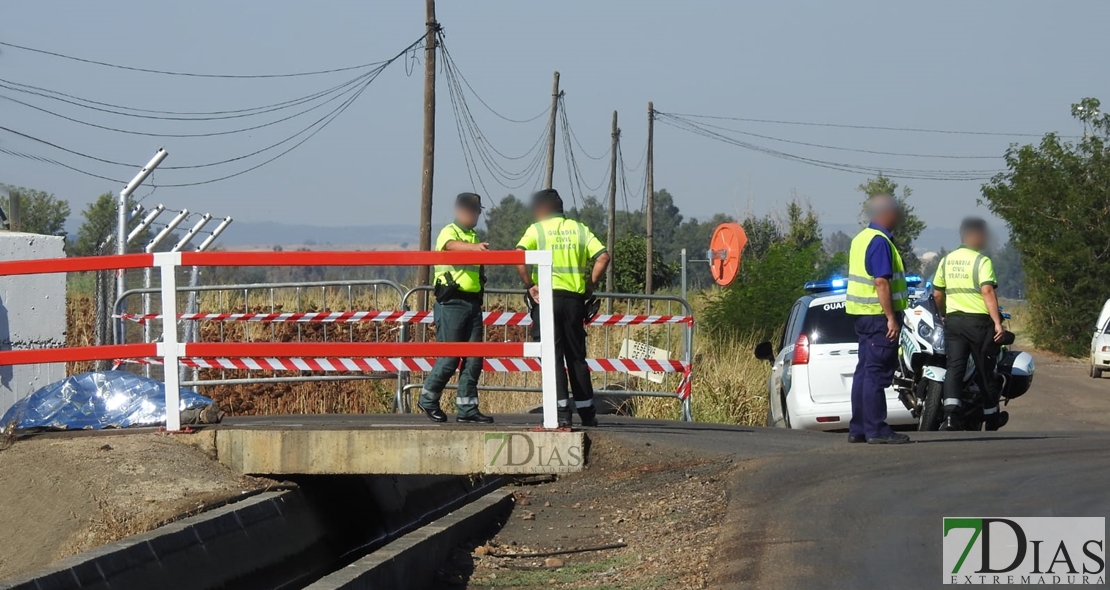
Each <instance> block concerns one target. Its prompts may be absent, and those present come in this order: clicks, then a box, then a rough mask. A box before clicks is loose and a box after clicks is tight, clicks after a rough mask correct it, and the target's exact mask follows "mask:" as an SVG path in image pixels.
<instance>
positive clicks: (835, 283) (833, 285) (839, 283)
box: [803, 275, 924, 293]
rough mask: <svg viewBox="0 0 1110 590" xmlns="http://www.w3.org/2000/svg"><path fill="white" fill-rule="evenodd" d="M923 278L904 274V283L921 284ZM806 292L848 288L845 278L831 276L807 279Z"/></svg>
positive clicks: (911, 285)
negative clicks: (818, 279) (820, 279)
mask: <svg viewBox="0 0 1110 590" xmlns="http://www.w3.org/2000/svg"><path fill="white" fill-rule="evenodd" d="M923 282H924V280H923V279H922V278H921V275H906V285H908V286H910V287H916V286H918V285H920V284H922V283H923ZM803 288H804V289H805V291H806V293H826V292H828V291H843V290H844V289H847V288H848V281H847V279H843V278H841V277H831V278H828V279H825V280H823V281H809V282H808V283H806V284H805V287H803Z"/></svg>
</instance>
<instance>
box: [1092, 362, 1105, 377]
mask: <svg viewBox="0 0 1110 590" xmlns="http://www.w3.org/2000/svg"><path fill="white" fill-rule="evenodd" d="M1091 379H1102V369H1100V368H1098V367H1096V366H1094V365H1091Z"/></svg>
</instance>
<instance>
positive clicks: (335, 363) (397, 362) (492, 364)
mask: <svg viewBox="0 0 1110 590" xmlns="http://www.w3.org/2000/svg"><path fill="white" fill-rule="evenodd" d="M186 346H188V345H186ZM118 362H134V363H140V364H162V363H161V361H159V360H158V359H155V358H132V359H120V360H119V361H118ZM435 363H436V357H409V358H406V357H393V358H388V357H387V358H352V357H286V358H278V357H242V356H236V357H214V358H213V357H182V358H181V364H183V365H185V366H186V367H192V368H197V369H230V370H239V371H320V372H354V373H359V372H380V373H396V372H399V371H423V372H427V371H431V370H432V366H433V365H435ZM586 365H587V366H588V367H589V369H590V371H591V372H594V373H631V372H645V371H653V372H657V373H682V374H683V375H682V381H681V382H680V383H679V385H678V388H677V389H676V391H675V393H676V394H677V395H678V397H679V398H680V399H683V400H684V399H686V398H687V397H689V395H690V364H689V363H686V362H683V361H672V360H656V359H620V358H617V359H586ZM482 367H483V370H485V371H490V372H493V373H530V372H540V371H542V370H543V367H542V366H541V364H540V362H539V361H538V360H536V359H534V358H488V357H487V358H484V359H482Z"/></svg>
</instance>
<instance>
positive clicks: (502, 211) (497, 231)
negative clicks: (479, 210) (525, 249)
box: [486, 195, 533, 250]
mask: <svg viewBox="0 0 1110 590" xmlns="http://www.w3.org/2000/svg"><path fill="white" fill-rule="evenodd" d="M532 222H533V218H532V212H531V211H529V210H528V207H526V206H525V205H524V203H522V202H520V199H517V198H516V197H515V196H513V195H506V196H505V197H504V198H503V199H501V202H500V203H498V204H496V205H494V206H493V207H490V208H489V209H487V210H486V235H487V238H488V241H489V246H490V249H493V250H512V249H513V248H515V247H516V243H517V242H518V241H519V240H520V236H522V235H524V230H526V229H528V226H529V225H531V224H532Z"/></svg>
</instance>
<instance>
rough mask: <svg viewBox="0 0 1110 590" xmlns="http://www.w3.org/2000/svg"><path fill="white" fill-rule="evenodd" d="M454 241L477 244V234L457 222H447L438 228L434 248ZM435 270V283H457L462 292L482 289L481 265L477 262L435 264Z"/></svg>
mask: <svg viewBox="0 0 1110 590" xmlns="http://www.w3.org/2000/svg"><path fill="white" fill-rule="evenodd" d="M454 241H459V242H466V243H468V244H477V243H478V234H477V232H475V231H474V230H473V229H466V228H465V227H463V226H461V225H459V224H457V223H449V224H447V225H446V226H445V227H444V228H443V229H442V230H440V232H439V237H438V238H436V250H440V251H442V250H444V249H446V247H447V242H454ZM435 271H436V278H435V283H436V284H437V285H451V284H452V283H455V284H457V285H458V288H459V291H462V292H463V293H481V291H482V267H481V266H479V265H477V264H467V265H461V266H446V265H439V264H437V265H436V269H435Z"/></svg>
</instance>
